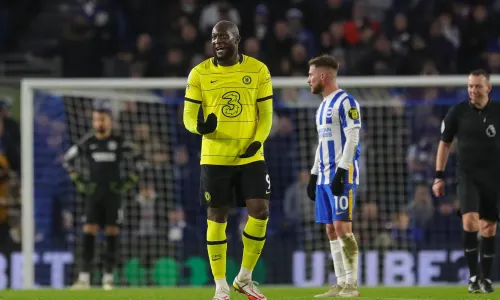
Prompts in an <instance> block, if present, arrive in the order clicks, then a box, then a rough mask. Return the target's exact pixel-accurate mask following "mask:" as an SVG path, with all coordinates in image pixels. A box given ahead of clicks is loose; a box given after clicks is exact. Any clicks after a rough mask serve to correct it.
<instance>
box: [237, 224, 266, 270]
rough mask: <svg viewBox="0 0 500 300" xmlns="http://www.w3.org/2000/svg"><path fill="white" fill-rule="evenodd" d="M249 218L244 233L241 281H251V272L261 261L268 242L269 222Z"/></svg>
mask: <svg viewBox="0 0 500 300" xmlns="http://www.w3.org/2000/svg"><path fill="white" fill-rule="evenodd" d="M268 220H269V219H266V220H259V219H255V218H252V217H250V216H248V221H247V224H246V225H245V230H244V231H243V260H242V262H241V271H240V274H238V279H239V280H250V279H251V272H252V271H253V269H254V268H255V265H256V264H257V261H258V260H259V257H260V253H261V252H262V249H263V248H264V243H265V242H266V228H267V221H268Z"/></svg>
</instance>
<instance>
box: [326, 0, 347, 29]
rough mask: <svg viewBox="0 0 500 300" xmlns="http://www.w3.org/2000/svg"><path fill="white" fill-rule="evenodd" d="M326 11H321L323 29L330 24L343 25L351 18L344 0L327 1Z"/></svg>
mask: <svg viewBox="0 0 500 300" xmlns="http://www.w3.org/2000/svg"><path fill="white" fill-rule="evenodd" d="M326 3H327V7H326V9H324V10H323V16H322V18H321V19H322V20H323V22H324V23H325V24H324V25H323V29H327V28H328V27H329V26H330V22H332V21H333V22H336V23H343V22H345V21H348V20H349V19H350V18H351V7H350V5H349V4H348V1H345V0H328V1H327V2H326Z"/></svg>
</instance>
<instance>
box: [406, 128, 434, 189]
mask: <svg viewBox="0 0 500 300" xmlns="http://www.w3.org/2000/svg"><path fill="white" fill-rule="evenodd" d="M435 148H436V141H434V140H431V139H429V138H428V137H427V136H423V137H422V138H421V139H420V140H419V141H418V142H417V143H415V144H412V145H411V146H410V148H409V149H408V156H407V165H408V173H409V174H410V176H411V177H410V183H411V184H412V185H414V186H416V185H418V184H424V185H425V184H427V183H430V181H429V180H432V177H433V172H434V157H435V153H436V151H435V150H436V149H435Z"/></svg>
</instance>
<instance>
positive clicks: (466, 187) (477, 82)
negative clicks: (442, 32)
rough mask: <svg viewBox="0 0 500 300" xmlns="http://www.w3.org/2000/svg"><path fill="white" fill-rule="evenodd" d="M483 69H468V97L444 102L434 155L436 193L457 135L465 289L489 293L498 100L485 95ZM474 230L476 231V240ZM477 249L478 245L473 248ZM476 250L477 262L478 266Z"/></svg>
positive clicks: (497, 191)
mask: <svg viewBox="0 0 500 300" xmlns="http://www.w3.org/2000/svg"><path fill="white" fill-rule="evenodd" d="M489 79H490V78H489V75H488V73H486V71H484V70H476V71H473V72H471V73H470V74H469V80H468V86H467V90H468V94H469V99H468V100H466V101H463V102H461V103H458V104H456V105H454V106H453V107H451V108H450V110H449V111H448V113H447V115H446V117H445V118H444V120H443V122H442V124H441V141H440V142H439V147H438V151H437V157H436V178H435V180H434V184H433V187H432V190H433V192H434V195H435V196H436V197H439V196H443V195H444V190H445V176H444V170H445V166H446V161H447V160H448V155H449V153H450V147H451V143H452V142H453V139H454V138H455V137H457V140H458V168H457V181H458V190H457V192H458V198H459V200H460V214H461V215H462V222H463V229H464V240H463V245H464V253H465V258H466V260H467V264H468V267H469V271H470V279H469V293H480V292H483V293H491V292H493V291H494V290H493V287H492V284H491V280H490V274H491V269H492V267H493V259H494V257H495V236H496V231H497V221H498V205H499V196H500V182H499V179H500V135H499V134H498V133H497V128H499V127H500V103H499V102H495V101H492V100H491V99H490V98H489V93H490V91H491V84H490V81H489ZM478 232H479V233H480V235H481V239H480V241H481V242H480V244H479V245H478ZM478 250H479V251H478ZM478 252H479V253H480V268H479V269H478Z"/></svg>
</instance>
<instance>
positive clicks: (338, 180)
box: [330, 168, 347, 196]
mask: <svg viewBox="0 0 500 300" xmlns="http://www.w3.org/2000/svg"><path fill="white" fill-rule="evenodd" d="M346 174H347V170H346V169H342V168H337V171H336V172H335V177H333V181H332V184H331V185H330V187H331V188H332V193H333V195H335V196H341V195H342V194H343V193H344V184H345V182H346V180H345V177H346Z"/></svg>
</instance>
